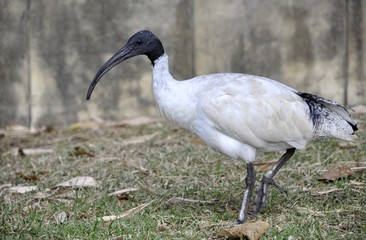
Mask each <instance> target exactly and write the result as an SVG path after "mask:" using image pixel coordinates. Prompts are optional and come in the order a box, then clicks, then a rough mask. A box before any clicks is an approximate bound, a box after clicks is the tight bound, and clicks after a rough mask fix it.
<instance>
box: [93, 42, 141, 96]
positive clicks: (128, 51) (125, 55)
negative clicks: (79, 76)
mask: <svg viewBox="0 0 366 240" xmlns="http://www.w3.org/2000/svg"><path fill="white" fill-rule="evenodd" d="M135 55H136V54H134V53H133V51H132V47H130V46H128V45H125V46H124V47H122V48H121V49H120V50H118V52H116V53H115V54H114V55H113V56H112V57H111V58H110V59H109V60H108V61H107V62H106V63H104V64H103V66H102V67H101V68H100V69H99V70H98V72H97V74H95V76H94V78H93V81H92V82H91V83H90V85H89V88H88V91H87V93H86V100H89V99H90V97H91V94H92V93H93V90H94V88H95V86H96V85H97V83H98V81H99V80H100V79H101V78H102V77H103V75H104V74H106V73H107V72H108V71H109V70H111V69H112V68H113V67H115V66H116V65H118V64H120V63H121V62H123V61H124V60H126V59H129V58H131V57H133V56H135Z"/></svg>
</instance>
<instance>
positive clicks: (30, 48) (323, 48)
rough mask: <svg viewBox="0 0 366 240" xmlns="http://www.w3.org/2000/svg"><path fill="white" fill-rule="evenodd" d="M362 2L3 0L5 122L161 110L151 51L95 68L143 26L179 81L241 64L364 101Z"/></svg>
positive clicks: (1, 119)
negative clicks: (106, 68) (89, 93)
mask: <svg viewBox="0 0 366 240" xmlns="http://www.w3.org/2000/svg"><path fill="white" fill-rule="evenodd" d="M365 12H366V2H365V1H362V0H342V1H334V0H307V1H291V0H262V1H252V0H226V1H221V0H210V1H204V0H153V1H152V0H126V1H119V0H106V1H98V0H67V1H61V0H28V1H27V0H1V1H0V34H1V38H0V81H1V83H2V87H1V88H0V113H1V115H0V127H4V126H6V125H9V124H12V123H18V124H23V125H29V126H35V127H39V126H42V125H66V124H69V123H72V122H76V121H82V120H88V119H90V118H91V117H93V116H96V117H101V118H103V119H106V120H115V119H121V118H127V117H133V116H139V115H153V116H154V115H155V116H157V115H159V113H158V110H157V109H156V107H155V103H154V100H153V97H152V94H151V87H150V79H151V73H150V71H151V68H150V66H149V61H148V60H147V59H146V58H144V57H137V58H133V59H130V60H128V61H127V62H125V63H124V64H122V65H120V66H119V67H117V68H115V69H113V70H112V71H111V72H110V73H109V74H107V75H106V76H105V77H104V78H103V79H102V80H101V82H100V83H99V84H98V87H97V88H96V90H95V91H94V93H93V98H92V100H91V101H90V102H86V101H85V92H86V89H87V87H88V85H89V83H90V81H91V79H92V77H93V76H94V74H95V72H96V71H97V70H98V68H99V67H100V66H101V64H103V63H104V61H105V60H107V59H108V58H109V57H110V56H111V55H112V54H113V53H114V52H115V51H117V50H118V49H119V48H120V47H121V46H122V45H123V44H124V43H125V42H126V40H127V39H128V38H129V37H130V36H131V35H132V34H133V33H135V32H137V31H138V30H141V29H149V30H151V31H153V32H154V33H155V34H156V35H157V36H159V38H160V39H161V40H162V42H163V44H164V47H165V50H166V52H167V53H168V55H169V57H170V69H171V72H172V74H173V75H174V76H175V77H176V78H177V79H185V78H190V77H193V76H195V75H200V74H206V73H213V72H244V73H250V74H255V75H262V76H266V77H270V78H273V79H276V80H279V81H281V82H283V83H285V84H288V85H290V86H292V87H294V88H297V89H299V90H301V91H308V92H313V93H316V94H319V95H322V96H323V97H326V98H331V99H334V100H337V101H339V102H346V103H347V104H349V105H354V104H359V103H366V81H365V79H366V76H365V75H366V74H365V69H366V60H365V56H366V49H365V47H364V43H365V40H366V21H365V19H364V13H365Z"/></svg>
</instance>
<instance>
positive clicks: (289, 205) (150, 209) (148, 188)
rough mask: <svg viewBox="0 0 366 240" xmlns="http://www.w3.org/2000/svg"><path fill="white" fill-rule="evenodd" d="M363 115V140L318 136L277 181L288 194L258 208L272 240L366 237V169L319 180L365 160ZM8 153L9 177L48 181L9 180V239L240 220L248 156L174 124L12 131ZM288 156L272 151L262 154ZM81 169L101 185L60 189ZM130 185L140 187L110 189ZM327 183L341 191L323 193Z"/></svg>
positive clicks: (5, 179) (204, 231) (203, 233)
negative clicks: (216, 147)
mask: <svg viewBox="0 0 366 240" xmlns="http://www.w3.org/2000/svg"><path fill="white" fill-rule="evenodd" d="M359 118H361V119H360V121H359V122H360V124H359V126H360V131H359V133H358V136H359V140H358V142H357V143H356V144H353V145H342V144H339V142H337V141H326V142H317V143H312V144H309V145H308V147H307V149H306V151H298V152H297V153H296V154H295V156H294V157H293V158H292V159H291V160H290V162H289V163H288V164H287V165H286V166H285V167H284V168H283V169H282V170H281V171H280V172H279V174H278V176H276V179H277V181H278V182H280V183H282V184H283V185H284V186H286V187H287V189H288V190H289V194H288V196H283V195H281V194H280V193H279V192H278V191H277V190H276V189H273V188H272V189H271V191H270V196H269V202H268V205H267V207H266V209H265V210H264V212H262V213H261V214H260V216H259V218H260V219H262V220H266V221H268V222H269V223H270V226H271V227H270V228H269V230H268V231H267V232H266V233H265V235H264V236H263V239H289V238H290V237H292V239H365V238H366V213H365V208H366V192H365V189H366V174H365V172H364V171H359V172H355V173H352V174H351V175H350V176H348V177H345V178H341V179H339V180H337V181H334V182H330V183H324V182H321V181H318V180H317V179H318V178H319V176H320V174H321V173H322V171H324V170H327V169H331V168H332V167H334V166H336V165H348V166H351V167H360V166H361V167H362V166H363V167H365V166H366V148H365V146H366V145H365V143H366V131H365V130H364V129H365V116H359ZM14 148H15V149H18V148H22V149H25V148H37V149H38V148H52V149H53V152H52V153H48V154H25V156H19V155H18V156H16V155H14V154H12V153H11V149H14ZM0 151H1V156H0V157H1V159H0V171H1V173H0V174H1V176H0V185H1V184H11V185H13V186H14V185H26V186H27V185H36V186H37V187H38V189H39V190H38V191H34V192H30V193H26V194H20V193H11V192H9V189H8V188H7V187H5V186H4V185H2V187H1V192H0V208H1V209H0V211H1V213H0V214H1V224H0V238H1V239H212V238H216V237H217V233H218V231H219V230H220V229H221V228H222V226H221V225H220V223H222V222H226V221H234V220H236V218H237V214H238V210H239V208H240V204H241V198H242V191H243V187H244V178H245V175H246V173H245V166H244V164H243V163H242V162H239V161H233V160H231V159H228V158H227V157H225V156H223V155H220V154H218V153H216V152H214V151H212V150H210V149H208V148H207V147H206V146H204V145H202V144H200V142H199V141H198V140H197V139H196V138H195V137H193V136H192V135H191V134H189V133H187V132H185V131H184V130H181V129H179V128H178V127H176V126H173V125H171V124H167V123H166V122H157V123H151V124H144V125H140V126H134V127H131V126H130V127H129V126H124V127H107V126H102V127H95V128H87V129H80V128H73V130H70V129H65V130H52V131H45V132H42V133H40V134H38V135H29V136H24V135H22V136H20V137H11V136H7V135H3V136H2V137H1V139H0ZM279 156H280V154H279V153H276V154H267V155H263V156H261V157H260V159H259V160H258V161H259V162H265V161H271V160H274V159H277V158H278V157H279ZM77 176H91V177H93V178H94V179H96V180H97V182H98V184H99V187H98V188H54V186H55V185H56V184H57V183H59V182H62V181H65V180H68V179H70V178H73V177H77ZM260 176H261V174H258V178H259V177H260ZM126 188H138V190H137V191H135V192H131V193H128V194H125V195H123V196H119V197H114V196H108V193H111V192H113V191H115V190H119V189H126ZM326 190H332V191H330V192H329V193H323V192H322V191H326ZM42 194H43V195H42ZM179 198H183V199H186V200H179ZM177 199H178V200H177ZM169 200H170V201H169ZM191 200H192V201H191ZM150 201H153V202H152V203H151V204H150V205H149V206H147V207H146V208H145V209H143V210H141V211H138V212H136V213H133V214H131V215H130V216H128V217H125V218H123V219H119V220H115V221H112V222H103V221H102V220H101V219H100V218H101V217H103V216H108V215H117V214H120V213H123V212H126V211H127V210H129V209H132V208H134V207H137V206H140V205H141V204H144V203H148V202H150ZM62 216H63V217H62ZM65 217H66V218H65Z"/></svg>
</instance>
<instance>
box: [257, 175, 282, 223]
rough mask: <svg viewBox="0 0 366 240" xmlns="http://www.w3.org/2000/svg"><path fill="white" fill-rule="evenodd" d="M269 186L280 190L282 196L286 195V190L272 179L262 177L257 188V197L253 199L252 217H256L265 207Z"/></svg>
mask: <svg viewBox="0 0 366 240" xmlns="http://www.w3.org/2000/svg"><path fill="white" fill-rule="evenodd" d="M269 185H273V186H275V187H276V188H277V189H278V190H280V192H281V193H282V194H286V195H287V190H286V189H285V188H284V187H282V186H281V185H279V184H278V183H277V182H276V181H275V180H274V179H273V177H267V176H266V175H264V176H263V177H262V180H261V182H260V184H259V186H258V189H257V195H256V197H255V202H254V210H253V214H254V216H256V215H257V213H258V212H259V211H260V210H261V209H263V208H264V207H265V206H266V202H267V195H268V186H269Z"/></svg>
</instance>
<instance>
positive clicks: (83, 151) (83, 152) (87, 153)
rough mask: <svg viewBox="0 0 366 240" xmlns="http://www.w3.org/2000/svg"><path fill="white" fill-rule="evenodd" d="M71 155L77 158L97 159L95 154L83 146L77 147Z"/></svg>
mask: <svg viewBox="0 0 366 240" xmlns="http://www.w3.org/2000/svg"><path fill="white" fill-rule="evenodd" d="M69 155H71V156H75V157H95V154H94V153H92V152H90V151H87V150H86V149H85V148H84V147H82V146H75V147H74V148H73V149H72V150H71V151H70V152H69Z"/></svg>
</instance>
